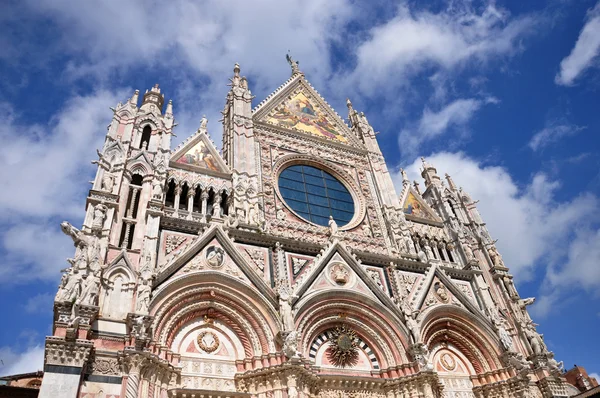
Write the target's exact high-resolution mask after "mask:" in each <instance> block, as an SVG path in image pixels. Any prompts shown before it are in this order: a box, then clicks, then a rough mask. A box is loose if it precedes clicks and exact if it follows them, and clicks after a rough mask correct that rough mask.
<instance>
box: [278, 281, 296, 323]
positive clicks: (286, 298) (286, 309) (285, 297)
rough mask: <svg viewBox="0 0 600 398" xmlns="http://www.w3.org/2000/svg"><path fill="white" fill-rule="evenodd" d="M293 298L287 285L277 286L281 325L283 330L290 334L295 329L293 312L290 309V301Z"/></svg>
mask: <svg viewBox="0 0 600 398" xmlns="http://www.w3.org/2000/svg"><path fill="white" fill-rule="evenodd" d="M293 299H294V296H292V294H291V292H290V288H289V287H288V286H287V285H283V284H282V285H280V286H279V314H280V315H281V322H282V324H283V330H284V331H286V332H291V331H293V330H294V329H295V324H294V311H293V309H292V301H293Z"/></svg>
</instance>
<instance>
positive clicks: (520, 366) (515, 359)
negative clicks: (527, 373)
mask: <svg viewBox="0 0 600 398" xmlns="http://www.w3.org/2000/svg"><path fill="white" fill-rule="evenodd" d="M505 358H506V362H508V364H509V365H511V366H513V367H514V368H515V369H517V370H528V369H530V367H531V362H529V361H528V360H526V359H525V358H524V357H523V354H521V353H520V352H512V351H509V352H507V353H506V356H505Z"/></svg>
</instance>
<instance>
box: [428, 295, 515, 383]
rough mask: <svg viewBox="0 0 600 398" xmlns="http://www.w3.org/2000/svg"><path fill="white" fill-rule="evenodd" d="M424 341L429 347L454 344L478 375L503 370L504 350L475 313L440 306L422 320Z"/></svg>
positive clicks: (491, 331) (452, 306)
mask: <svg viewBox="0 0 600 398" xmlns="http://www.w3.org/2000/svg"><path fill="white" fill-rule="evenodd" d="M421 325H422V326H421V338H422V341H423V342H424V343H425V344H427V346H429V347H434V346H435V345H437V344H448V343H451V344H453V345H454V346H455V347H457V349H458V350H460V352H461V353H462V354H463V355H464V356H465V357H466V358H467V359H468V360H469V362H470V363H471V364H472V366H473V368H474V370H475V372H476V373H477V374H481V373H485V372H491V371H495V370H498V369H501V368H503V364H502V363H501V362H500V360H499V359H498V358H499V357H500V356H501V354H502V353H501V352H500V351H499V347H500V346H501V344H500V341H499V339H498V337H497V336H496V335H495V333H494V331H493V330H492V329H491V328H490V327H489V325H488V324H487V323H486V322H484V321H482V320H481V319H479V318H478V317H477V316H475V315H473V314H472V313H470V312H468V311H466V310H464V309H462V308H460V307H457V306H454V305H440V306H437V307H435V308H433V309H432V310H431V311H429V312H427V314H426V315H425V316H424V317H423V319H422V320H421Z"/></svg>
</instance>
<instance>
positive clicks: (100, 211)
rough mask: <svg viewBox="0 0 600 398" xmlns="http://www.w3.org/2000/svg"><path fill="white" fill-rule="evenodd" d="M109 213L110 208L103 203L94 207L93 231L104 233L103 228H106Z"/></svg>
mask: <svg viewBox="0 0 600 398" xmlns="http://www.w3.org/2000/svg"><path fill="white" fill-rule="evenodd" d="M107 211H108V207H106V206H105V205H103V204H102V203H100V204H97V205H96V207H94V219H93V220H92V231H98V232H100V231H102V227H103V226H104V219H105V218H106V212H107Z"/></svg>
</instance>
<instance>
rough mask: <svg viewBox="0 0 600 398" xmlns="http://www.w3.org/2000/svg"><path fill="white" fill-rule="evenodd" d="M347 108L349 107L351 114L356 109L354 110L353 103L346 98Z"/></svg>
mask: <svg viewBox="0 0 600 398" xmlns="http://www.w3.org/2000/svg"><path fill="white" fill-rule="evenodd" d="M346 106H347V107H348V111H349V112H352V111H354V109H353V108H352V102H351V101H350V98H346Z"/></svg>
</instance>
